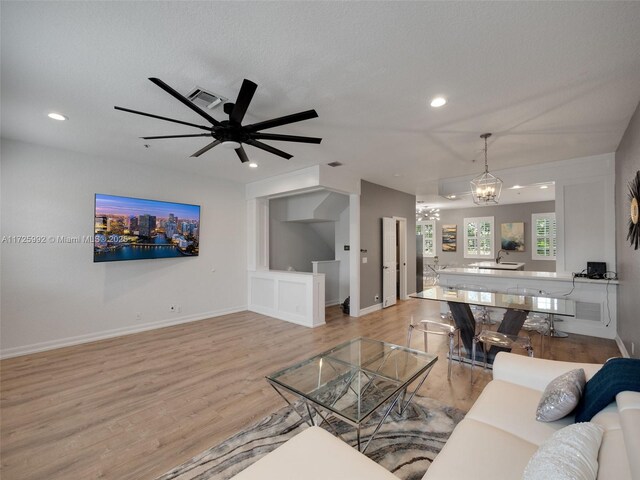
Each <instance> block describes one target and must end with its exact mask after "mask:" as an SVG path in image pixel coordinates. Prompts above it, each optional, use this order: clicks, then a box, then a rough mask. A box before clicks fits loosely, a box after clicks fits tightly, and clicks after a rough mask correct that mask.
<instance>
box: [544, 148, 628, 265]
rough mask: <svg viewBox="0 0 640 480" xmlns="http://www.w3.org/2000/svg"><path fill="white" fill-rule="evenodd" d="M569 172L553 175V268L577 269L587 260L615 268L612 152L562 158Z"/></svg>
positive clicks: (613, 160) (613, 157)
mask: <svg viewBox="0 0 640 480" xmlns="http://www.w3.org/2000/svg"><path fill="white" fill-rule="evenodd" d="M563 164H564V165H566V166H567V169H570V171H572V172H573V173H572V174H571V175H568V174H565V175H560V174H558V176H557V177H556V223H557V226H558V254H557V257H556V271H557V272H561V273H571V272H581V271H582V270H583V269H586V268H587V262H606V264H607V270H610V271H615V270H616V233H615V232H616V218H615V156H614V154H612V153H609V154H605V155H597V156H594V157H586V158H582V159H574V160H568V161H566V162H563Z"/></svg>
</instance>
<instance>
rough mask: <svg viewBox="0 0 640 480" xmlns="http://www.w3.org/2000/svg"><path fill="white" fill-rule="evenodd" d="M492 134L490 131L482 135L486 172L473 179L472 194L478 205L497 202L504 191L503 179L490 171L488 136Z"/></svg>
mask: <svg viewBox="0 0 640 480" xmlns="http://www.w3.org/2000/svg"><path fill="white" fill-rule="evenodd" d="M490 136H491V134H490V133H484V134H482V135H480V138H483V139H484V173H483V174H482V175H479V176H477V177H476V178H474V179H473V180H471V195H472V196H473V203H475V204H476V205H491V204H496V203H498V199H499V198H500V192H502V180H500V179H499V178H498V177H496V176H495V175H493V174H491V173H489V164H488V163H487V138H489V137H490Z"/></svg>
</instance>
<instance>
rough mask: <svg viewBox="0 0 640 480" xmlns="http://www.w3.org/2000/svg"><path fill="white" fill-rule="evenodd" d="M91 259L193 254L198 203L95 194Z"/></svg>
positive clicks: (196, 247) (196, 241)
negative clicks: (189, 203) (190, 203)
mask: <svg viewBox="0 0 640 480" xmlns="http://www.w3.org/2000/svg"><path fill="white" fill-rule="evenodd" d="M94 225H95V227H94V240H93V261H94V262H115V261H120V260H145V259H151V258H174V257H196V256H198V251H199V242H200V206H199V205H188V204H184V203H170V202H161V201H158V200H144V199H141V198H131V197H118V196H115V195H103V194H101V193H97V194H96V201H95V224H94Z"/></svg>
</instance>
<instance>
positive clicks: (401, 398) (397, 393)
mask: <svg viewBox="0 0 640 480" xmlns="http://www.w3.org/2000/svg"><path fill="white" fill-rule="evenodd" d="M360 340H365V341H369V342H378V341H377V340H370V339H366V338H362V337H361V338H356V339H353V340H350V341H348V342H345V343H342V344H340V345H338V346H336V347H334V348H332V349H330V350H327V351H326V352H323V353H321V354H319V355H315V356H313V357H311V358H309V359H307V360H305V361H303V362H299V363H297V364H295V365H292V366H290V367H288V368H286V369H283V370H280V371H278V372H275V373H273V374H271V375H268V376H267V377H265V378H266V380H267V382H269V384H270V385H271V386H272V387H273V389H274V390H275V391H276V392H277V393H278V395H280V396H281V397H282V398H283V399H284V401H285V402H286V403H287V404H288V405H289V406H290V407H291V408H292V409H293V410H294V411H295V412H296V413H297V414H298V415H299V416H300V418H301V419H302V420H303V421H304V422H306V423H307V424H308V425H309V426H314V425H322V424H323V423H326V424H327V425H328V426H329V427H330V428H331V429H332V430H333V432H334V433H335V434H336V436H338V437H339V438H341V439H342V440H344V438H343V437H342V435H340V433H339V432H338V431H337V430H336V429H335V427H334V426H333V425H332V424H331V422H330V421H329V418H330V417H331V416H335V417H337V418H339V419H340V420H342V421H344V422H346V423H347V424H349V425H351V426H353V427H354V428H355V429H356V439H357V447H358V451H360V452H362V453H364V452H365V451H366V450H367V447H368V446H369V444H370V443H371V441H372V440H373V439H374V437H375V436H376V434H377V433H378V431H379V430H380V427H382V424H383V423H384V421H385V420H386V419H387V417H388V416H389V414H390V413H391V412H392V411H393V409H394V408H395V407H396V406H397V407H398V413H399V414H402V413H404V411H405V409H406V408H407V406H408V405H409V403H410V402H411V400H412V399H413V397H414V395H415V394H416V392H417V391H418V390H419V389H420V387H422V384H423V383H424V381H425V380H426V379H427V377H428V376H429V373H431V370H432V368H433V366H434V365H435V363H436V361H437V360H438V357H437V355H432V354H428V353H425V352H421V351H419V350H413V349H410V348H407V347H403V346H400V345H394V344H390V343H386V342H379V343H380V344H381V345H385V346H387V347H390V350H389V351H388V352H386V353H384V358H382V362H381V363H380V365H379V366H378V368H377V369H376V370H369V369H366V368H363V367H362V366H359V365H354V364H351V363H349V362H346V361H343V360H341V359H338V358H335V357H331V353H333V352H336V351H338V350H340V349H341V348H344V347H346V346H347V345H349V344H352V343H353V342H356V341H360ZM398 349H401V350H404V351H406V352H410V353H412V354H416V355H421V356H424V355H428V356H429V357H432V358H431V359H430V361H429V362H428V363H427V364H425V365H424V366H422V367H421V368H419V369H418V370H417V371H416V372H415V373H414V374H413V375H411V376H410V377H408V378H407V379H406V380H404V381H401V380H397V379H394V378H391V377H389V376H387V375H384V374H382V373H381V372H380V370H381V369H382V368H383V367H384V366H385V364H386V363H387V361H388V360H389V358H391V354H392V353H393V352H394V351H396V350H398ZM316 358H321V359H322V360H323V361H326V362H327V364H328V365H329V366H331V368H333V369H334V371H336V372H337V369H336V368H335V366H334V365H333V364H332V362H335V364H336V365H341V366H343V367H348V368H352V369H354V371H353V372H352V373H351V376H350V378H349V379H348V381H347V382H346V385H345V388H344V389H343V391H342V392H340V393H339V395H338V396H337V397H336V399H335V400H334V401H333V402H332V404H331V405H324V404H321V403H319V402H316V401H315V400H314V399H313V398H310V397H309V396H308V395H306V394H304V393H303V392H300V391H298V390H296V389H295V388H293V387H292V386H290V385H287V384H286V383H284V382H281V381H279V380H278V379H277V376H278V375H279V374H281V373H283V372H286V371H289V370H292V369H295V368H297V367H298V366H300V365H302V364H304V363H306V362H309V361H311V360H313V359H316ZM358 373H361V374H363V375H364V376H365V377H366V378H367V379H368V382H367V384H365V386H364V388H363V389H362V392H361V393H360V395H364V394H365V393H366V391H367V390H369V388H371V387H373V388H375V389H378V388H377V386H376V385H374V383H373V382H374V380H375V379H376V378H383V379H384V380H386V381H388V382H391V383H394V384H396V388H395V389H394V390H391V391H390V392H388V393H385V394H383V396H382V397H381V398H380V400H379V401H378V402H377V404H376V405H375V406H374V407H373V408H371V409H370V411H369V412H367V413H366V414H365V415H363V416H362V417H361V418H360V419H359V421H355V420H353V419H352V418H348V417H346V416H345V415H343V414H342V413H341V412H340V411H339V410H338V409H336V408H333V407H334V406H335V404H336V403H337V402H338V400H340V399H341V398H342V397H344V395H345V394H346V393H347V392H348V391H349V390H351V391H353V392H354V393H356V392H355V390H354V389H353V386H352V385H351V382H352V381H353V379H354V378H355V377H356V375H357V374H358ZM416 380H419V382H418V384H417V386H416V388H415V389H414V391H413V392H411V393H410V394H409V397H408V398H406V396H407V389H408V387H409V386H410V385H411V384H413V383H414V382H415V381H416ZM318 382H320V378H318ZM378 391H379V389H378ZM285 392H286V393H289V394H291V395H293V396H295V397H297V398H298V399H299V400H301V402H302V404H303V408H304V410H303V413H300V411H298V408H296V405H295V403H294V402H292V401H291V400H289V399H288V398H287V397H286V395H285ZM356 395H358V394H357V393H356ZM383 405H388V406H387V407H386V409H385V410H384V413H383V415H382V418H381V419H380V421H379V422H378V424H377V425H376V427H375V429H374V431H373V433H372V434H371V436H370V437H369V439H368V440H367V442H366V443H365V444H364V446H363V439H362V438H361V429H362V426H363V425H365V424H366V422H367V420H368V419H369V418H370V417H371V416H372V415H373V414H374V413H375V412H377V411H378V410H379V409H380V407H381V406H383ZM323 410H324V411H325V413H324V414H323V412H322V411H323ZM305 411H306V412H305ZM312 412H313V413H312ZM317 417H320V419H321V420H320V421H319V422H318V421H317Z"/></svg>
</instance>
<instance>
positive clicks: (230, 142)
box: [114, 77, 322, 163]
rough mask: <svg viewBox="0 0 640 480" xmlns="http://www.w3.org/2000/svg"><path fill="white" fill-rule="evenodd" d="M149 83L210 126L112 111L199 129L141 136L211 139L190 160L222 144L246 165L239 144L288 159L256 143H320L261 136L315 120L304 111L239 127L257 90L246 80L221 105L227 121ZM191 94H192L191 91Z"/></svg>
mask: <svg viewBox="0 0 640 480" xmlns="http://www.w3.org/2000/svg"><path fill="white" fill-rule="evenodd" d="M149 80H150V81H151V82H153V83H154V84H155V85H157V86H158V87H160V88H161V89H162V90H164V91H165V92H167V93H168V94H169V95H171V96H172V97H174V98H176V99H177V100H178V101H180V102H181V103H183V104H184V105H186V106H187V107H188V108H190V109H191V110H193V111H194V112H196V113H197V114H198V115H200V116H201V117H202V118H204V119H205V120H207V121H208V122H209V124H210V125H198V124H195V123H190V122H184V121H182V120H176V119H174V118H168V117H162V116H160V115H154V114H151V113H145V112H140V111H137V110H131V109H129V108H123V107H117V106H116V107H114V108H115V109H116V110H121V111H123V112H128V113H133V114H136V115H142V116H145V117H151V118H157V119H159V120H165V121H167V122H172V123H178V124H181V125H187V126H189V127H194V128H197V129H199V130H205V131H206V132H207V133H195V134H186V135H157V136H151V137H141V138H142V139H144V140H157V139H166V138H185V137H212V138H213V141H212V142H211V143H209V144H208V145H205V146H204V147H202V148H201V149H200V150H198V151H197V152H195V153H194V154H192V155H191V156H192V157H199V156H200V155H202V154H203V153H205V152H208V151H209V150H211V149H212V148H213V147H215V146H217V145H222V146H223V147H225V148H228V149H230V150H235V152H236V155H238V158H239V159H240V161H241V162H242V163H246V162H248V161H249V157H247V154H246V152H245V151H244V148H243V146H242V144H246V145H251V146H253V147H256V148H259V149H261V150H264V151H266V152H269V153H271V154H273V155H277V156H279V157H282V158H285V159H287V160H288V159H290V158H292V157H293V155H290V154H288V153H287V152H283V151H282V150H279V149H277V148H274V147H272V146H271V145H267V144H266V143H263V142H261V141H260V140H275V141H284V142H298V143H316V144H318V143H320V142H321V141H322V139H321V138H315V137H301V136H298V135H282V134H276V133H261V132H262V130H267V129H270V128H275V127H280V126H283V125H289V124H291V123H296V122H301V121H303V120H309V119H311V118H316V117H317V116H318V114H317V113H316V111H315V110H306V111H304V112H299V113H294V114H291V115H285V116H284V117H278V118H273V119H271V120H265V121H263V122H258V123H254V124H251V125H242V120H243V119H244V116H245V114H246V113H247V109H248V108H249V104H250V103H251V100H252V99H253V95H254V94H255V92H256V89H257V88H258V85H256V84H255V83H253V82H252V81H250V80H247V79H245V80H244V81H243V82H242V86H241V87H240V92H239V93H238V98H237V99H236V102H235V103H225V104H224V112H225V113H226V114H227V115H229V119H228V120H223V121H218V120H216V119H215V118H213V117H212V116H211V115H210V114H209V113H207V112H206V111H204V110H203V109H202V108H200V107H199V106H198V105H196V104H195V103H194V102H193V101H191V100H190V99H189V98H187V97H185V96H184V95H182V94H180V93H179V92H178V91H176V90H174V89H173V88H172V87H170V86H169V85H167V84H166V83H164V82H163V81H162V80H160V79H159V78H155V77H150V78H149ZM192 93H193V92H192Z"/></svg>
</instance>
